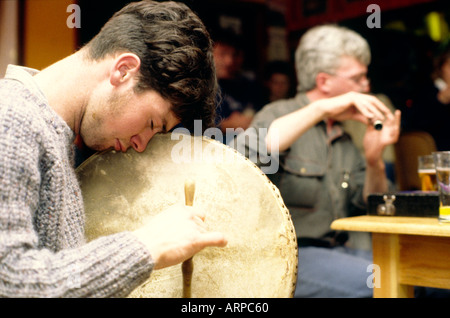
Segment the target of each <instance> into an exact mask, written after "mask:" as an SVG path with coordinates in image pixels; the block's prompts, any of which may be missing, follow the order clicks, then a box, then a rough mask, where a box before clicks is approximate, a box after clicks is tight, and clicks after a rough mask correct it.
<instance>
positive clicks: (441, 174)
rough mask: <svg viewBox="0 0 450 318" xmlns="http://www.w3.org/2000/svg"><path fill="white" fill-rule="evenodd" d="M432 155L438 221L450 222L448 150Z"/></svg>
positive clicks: (449, 161) (449, 166)
mask: <svg viewBox="0 0 450 318" xmlns="http://www.w3.org/2000/svg"><path fill="white" fill-rule="evenodd" d="M433 155H434V162H435V166H436V174H437V181H438V184H439V203H440V204H439V221H440V222H450V151H440V152H433Z"/></svg>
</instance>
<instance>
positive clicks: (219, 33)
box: [212, 29, 262, 132]
mask: <svg viewBox="0 0 450 318" xmlns="http://www.w3.org/2000/svg"><path fill="white" fill-rule="evenodd" d="M212 34H213V40H214V61H215V65H216V73H217V79H218V82H219V87H220V96H219V105H218V109H217V113H218V125H219V126H220V128H221V129H222V131H223V132H225V131H226V129H227V128H233V129H236V128H243V129H246V128H247V127H248V126H249V125H250V122H251V121H252V119H253V115H254V114H255V112H256V111H258V110H259V109H260V108H261V105H262V90H261V88H260V87H259V85H258V84H257V83H256V81H255V80H254V77H253V76H252V75H251V74H248V73H245V72H244V70H243V69H242V64H243V62H244V50H243V42H242V41H243V39H242V37H241V36H239V35H238V34H236V33H235V32H234V31H233V30H231V29H218V30H216V31H215V32H213V33H212Z"/></svg>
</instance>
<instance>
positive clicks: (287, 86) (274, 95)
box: [264, 61, 295, 104]
mask: <svg viewBox="0 0 450 318" xmlns="http://www.w3.org/2000/svg"><path fill="white" fill-rule="evenodd" d="M264 89H265V92H264V104H268V103H271V102H274V101H276V100H279V99H285V98H290V97H293V96H294V95H295V74H294V67H293V66H291V65H290V64H289V63H288V62H285V61H272V62H269V63H267V65H266V68H265V72H264Z"/></svg>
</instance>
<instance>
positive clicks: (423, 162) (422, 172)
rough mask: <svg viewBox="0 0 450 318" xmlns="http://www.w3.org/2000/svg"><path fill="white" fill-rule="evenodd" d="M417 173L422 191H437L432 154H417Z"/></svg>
mask: <svg viewBox="0 0 450 318" xmlns="http://www.w3.org/2000/svg"><path fill="white" fill-rule="evenodd" d="M418 160H419V162H418V164H419V166H418V173H419V178H420V183H421V190H422V191H438V186H437V181H436V168H435V165H434V159H433V155H427V156H419V159H418Z"/></svg>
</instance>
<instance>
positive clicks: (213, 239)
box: [200, 232, 228, 247]
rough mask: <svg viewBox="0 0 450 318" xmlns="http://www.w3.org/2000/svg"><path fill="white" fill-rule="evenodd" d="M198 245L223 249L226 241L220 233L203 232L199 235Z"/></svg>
mask: <svg viewBox="0 0 450 318" xmlns="http://www.w3.org/2000/svg"><path fill="white" fill-rule="evenodd" d="M200 244H201V245H202V247H207V246H216V247H224V246H226V245H227V244H228V241H227V239H226V238H225V236H224V235H223V233H221V232H205V233H203V234H202V235H201V242H200Z"/></svg>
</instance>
